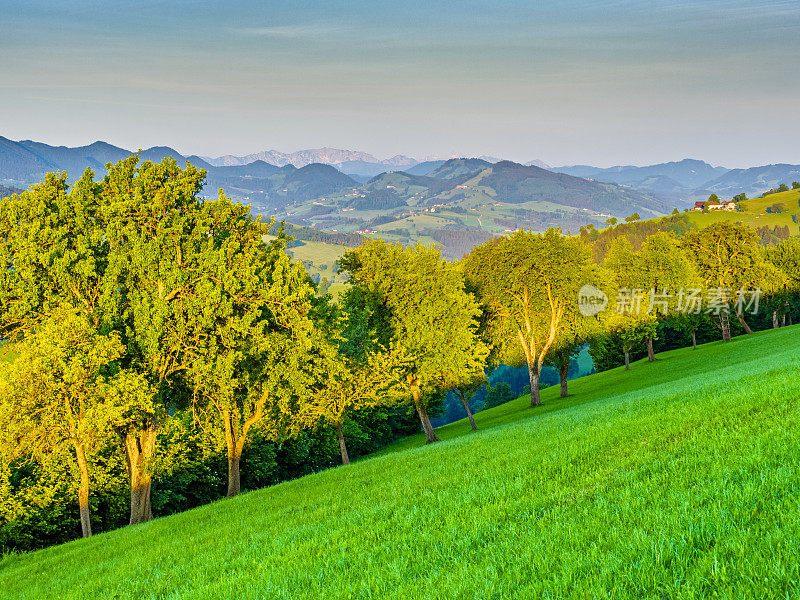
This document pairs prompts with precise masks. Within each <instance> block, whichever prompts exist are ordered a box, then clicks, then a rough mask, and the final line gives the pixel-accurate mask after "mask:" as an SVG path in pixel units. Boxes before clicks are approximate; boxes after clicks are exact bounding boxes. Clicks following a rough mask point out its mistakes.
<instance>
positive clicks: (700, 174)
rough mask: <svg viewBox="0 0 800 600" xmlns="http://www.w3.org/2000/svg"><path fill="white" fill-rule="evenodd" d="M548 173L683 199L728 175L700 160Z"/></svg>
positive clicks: (585, 166) (566, 168) (561, 170)
mask: <svg viewBox="0 0 800 600" xmlns="http://www.w3.org/2000/svg"><path fill="white" fill-rule="evenodd" d="M552 170H553V171H556V172H558V173H566V174H569V175H574V176H576V177H588V178H591V179H594V180H596V181H608V182H612V183H619V184H622V185H629V186H633V187H637V188H641V189H648V190H652V191H654V192H661V193H666V194H670V195H675V196H680V195H686V194H687V193H690V192H693V191H694V190H696V189H698V188H702V187H703V186H704V185H705V184H706V183H707V182H709V181H711V180H713V179H716V178H717V177H720V176H722V175H724V174H725V173H727V172H728V169H726V168H725V167H714V166H712V165H710V164H708V163H707V162H704V161H702V160H694V159H689V158H686V159H684V160H681V161H677V162H668V163H660V164H656V165H648V166H644V167H636V166H632V165H627V166H617V167H609V168H607V169H601V168H598V167H591V166H587V165H576V166H571V167H569V166H567V167H553V168H552ZM735 193H739V192H735Z"/></svg>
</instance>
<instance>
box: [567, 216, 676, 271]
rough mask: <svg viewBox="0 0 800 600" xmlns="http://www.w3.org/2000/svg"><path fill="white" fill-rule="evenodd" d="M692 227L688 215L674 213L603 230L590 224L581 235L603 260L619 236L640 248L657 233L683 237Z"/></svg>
mask: <svg viewBox="0 0 800 600" xmlns="http://www.w3.org/2000/svg"><path fill="white" fill-rule="evenodd" d="M691 229H692V223H691V221H690V220H689V216H688V215H685V214H673V215H670V216H669V217H665V218H663V219H658V220H654V219H649V220H647V221H639V220H636V221H630V222H626V223H619V224H618V225H614V226H613V227H607V228H605V229H602V230H599V229H596V228H595V227H594V226H593V225H589V226H587V227H582V228H581V229H580V236H581V239H583V240H584V241H585V242H587V243H591V244H592V248H593V255H594V258H595V260H597V261H602V260H603V258H604V257H605V256H606V254H607V253H608V249H609V247H610V246H611V243H612V242H613V241H614V240H615V239H617V238H620V237H624V238H625V239H627V240H628V241H629V242H630V243H631V246H632V247H633V248H634V249H636V250H638V249H639V248H641V247H642V244H644V242H645V240H647V238H649V237H650V236H651V235H655V234H656V233H659V232H667V233H671V234H673V235H675V236H677V237H681V236H683V235H685V234H687V233H688V232H689V231H690V230H691Z"/></svg>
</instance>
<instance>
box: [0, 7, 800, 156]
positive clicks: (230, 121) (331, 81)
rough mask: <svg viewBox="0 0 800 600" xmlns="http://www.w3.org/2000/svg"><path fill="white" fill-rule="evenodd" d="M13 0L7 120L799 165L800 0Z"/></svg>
mask: <svg viewBox="0 0 800 600" xmlns="http://www.w3.org/2000/svg"><path fill="white" fill-rule="evenodd" d="M114 4H115V3H109V2H99V1H73V2H70V1H69V0H63V1H62V2H60V3H55V2H38V1H30V0H28V1H25V2H17V1H14V2H9V1H7V0H0V135H4V136H6V137H9V138H11V139H36V140H41V141H46V142H48V143H53V144H66V145H80V144H85V143H89V142H91V141H94V140H96V139H104V140H107V141H110V142H112V143H115V144H117V145H121V146H125V147H128V148H138V147H143V148H144V147H149V146H152V145H156V144H159V145H160V144H165V145H170V146H173V147H175V148H176V149H177V150H179V151H180V152H182V153H185V154H191V153H198V154H206V155H215V156H216V155H220V154H228V153H232V154H246V153H250V152H256V151H259V150H264V149H270V148H275V149H278V150H282V151H292V150H298V149H301V148H311V147H320V146H334V147H340V148H353V149H361V150H364V151H367V152H371V153H373V154H375V155H377V156H379V157H386V156H389V155H393V154H397V153H402V154H409V155H412V156H416V157H420V158H421V157H424V156H426V155H431V154H449V153H451V152H458V153H463V154H471V155H480V154H489V155H494V156H500V157H506V158H510V159H513V160H520V161H527V160H531V159H534V158H540V159H542V160H545V161H546V162H549V163H551V164H576V163H590V164H597V165H601V166H609V165H612V164H646V163H651V162H657V161H664V160H676V159H680V158H684V157H694V158H702V159H705V160H708V161H709V162H712V163H714V164H723V165H725V166H729V167H742V166H751V165H754V164H765V163H771V162H792V163H800V141H799V139H798V137H799V136H798V134H800V110H798V106H800V60H798V57H800V3H798V2H797V1H796V0H793V1H791V2H760V1H754V2H753V1H751V2H717V1H709V2H684V1H680V0H677V1H673V2H664V1H660V0H655V1H650V2H632V1H612V2H602V3H601V2H586V1H574V2H551V3H547V5H546V6H537V5H538V4H539V3H532V2H518V1H513V2H512V1H494V2H469V1H464V2H453V1H444V2H436V1H428V2H402V1H399V0H398V1H394V2H384V1H381V0H372V1H369V2H362V1H360V0H350V1H348V2H336V1H328V2H311V1H305V2H304V1H298V0H296V1H293V2H283V1H270V2H250V1H229V2H205V1H195V2H189V1H184V2H180V1H174V2H171V3H169V4H167V3H164V2H153V1H140V2H132V3H125V4H122V3H120V4H119V5H118V6H116V5H114Z"/></svg>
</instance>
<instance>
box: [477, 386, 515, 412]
mask: <svg viewBox="0 0 800 600" xmlns="http://www.w3.org/2000/svg"><path fill="white" fill-rule="evenodd" d="M515 397H516V396H515V395H514V392H512V391H511V386H510V385H508V384H507V383H505V382H501V383H498V384H497V385H496V386H494V387H490V388H489V391H488V392H486V403H485V404H484V408H492V407H494V406H500V405H501V404H505V403H506V402H509V401H511V400H513V399H514V398H515Z"/></svg>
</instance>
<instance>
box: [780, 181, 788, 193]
mask: <svg viewBox="0 0 800 600" xmlns="http://www.w3.org/2000/svg"><path fill="white" fill-rule="evenodd" d="M778 191H779V192H788V191H789V186H788V185H786V184H785V183H782V184H780V185H779V186H778Z"/></svg>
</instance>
